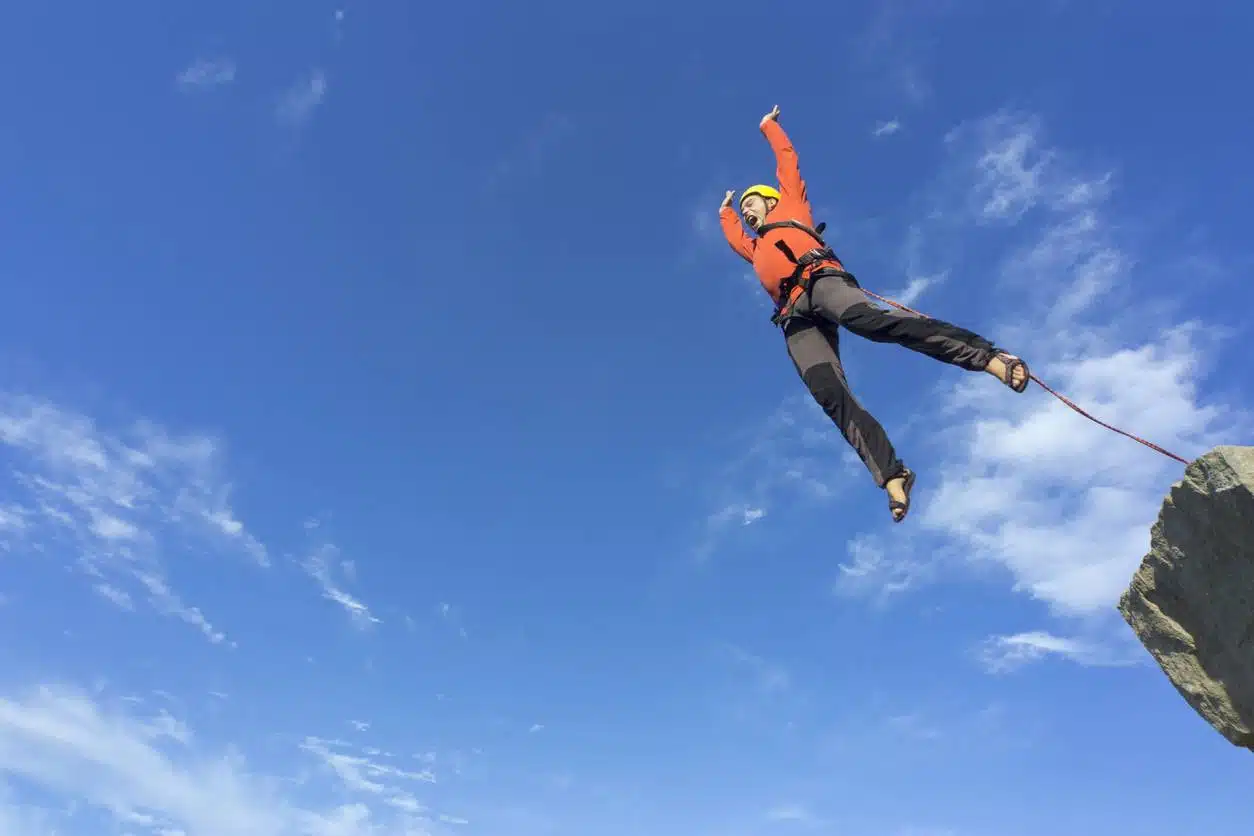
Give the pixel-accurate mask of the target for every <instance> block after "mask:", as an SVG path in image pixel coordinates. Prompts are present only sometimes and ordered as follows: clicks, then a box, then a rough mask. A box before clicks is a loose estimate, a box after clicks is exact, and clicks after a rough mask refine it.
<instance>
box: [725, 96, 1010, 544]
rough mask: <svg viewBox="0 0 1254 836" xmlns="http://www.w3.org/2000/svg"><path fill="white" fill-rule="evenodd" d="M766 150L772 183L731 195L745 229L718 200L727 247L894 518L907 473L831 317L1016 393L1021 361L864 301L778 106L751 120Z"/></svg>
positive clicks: (941, 325)
mask: <svg viewBox="0 0 1254 836" xmlns="http://www.w3.org/2000/svg"><path fill="white" fill-rule="evenodd" d="M759 127H760V128H761V130H762V133H763V134H765V136H766V139H767V142H769V143H770V145H771V149H772V150H773V151H774V152H775V163H776V171H775V176H776V178H777V179H778V180H779V189H778V190H777V189H774V188H772V187H770V186H751V187H750V188H748V189H746V190H745V192H744V194H743V195H741V198H740V214H741V215H742V216H743V217H744V222H745V224H746V225H747V226H748V227H749V228H750V229H751V230H753V232H754V236H753V237H750V236H749V235H747V234H746V233H745V231H744V229H742V228H741V225H740V218H739V217H737V214H736V210H735V209H733V208H732V198H733V196H734V195H735V192H730V191H729V192H728V193H727V194H726V196H725V197H724V198H723V202H722V204H721V205H720V206H719V220H720V222H721V223H722V226H723V233H724V234H725V235H726V236H727V241H728V243H729V244H731V248H732V249H733V250H735V251H736V252H737V253H739V254H740V255H741V256H742V257H743V258H744V259H745V260H746V261H749V262H750V263H752V264H753V269H754V270H755V271H756V272H757V274H758V279H759V281H761V283H762V287H763V288H764V289H765V290H766V292H767V293H768V294H769V295H770V297H771V299H773V300H774V301H775V305H776V313H775V316H774V317H773V318H772V321H773V322H775V323H777V324H779V325H780V326H781V328H782V330H783V332H784V340H785V344H786V345H787V348H788V355H789V356H790V357H791V358H792V361H793V364H794V365H795V366H796V368H797V373H798V374H799V375H801V379H802V381H803V382H804V383H805V385H806V388H808V389H809V390H810V393H811V394H812V395H813V396H814V399H815V400H816V401H818V403H819V405H820V406H821V407H822V408H823V411H824V412H826V413H827V415H828V417H830V418H831V419H832V421H833V422H834V423H835V424H836V426H837V427H839V428H840V431H841V433H842V434H843V435H844V436H845V439H846V440H847V441H848V442H849V444H850V446H852V447H853V449H854V450H855V451H857V453H858V456H859V458H861V459H862V462H863V463H864V464H865V465H866V467H867V469H868V470H869V471H871V477H872V478H873V479H874V480H875V484H876V485H877V486H879V487H880V488H883V489H884V490H885V491H886V492H887V494H888V500H889V502H888V507H889V511H890V512H891V513H892V516H893V520H894V521H895V522H901V521H902V520H903V519H905V517H906V513H907V512H908V511H909V510H910V491H911V489H912V488H913V487H914V479H915V474H914V472H913V471H911V470H910V469H909V468H907V467H906V466H905V465H904V464H902V463H901V461H900V460H899V459H898V458H897V453H896V451H895V450H894V449H893V445H892V443H891V442H890V441H889V440H888V436H887V434H886V433H885V432H884V428H883V427H882V426H880V423H879V421H877V420H875V418H874V417H873V416H872V415H871V413H869V412H867V411H866V409H865V408H864V407H863V406H862V404H860V403H858V400H857V398H855V397H854V395H853V392H852V391H850V389H849V383H848V382H847V381H846V380H845V372H844V369H843V368H842V366H841V362H840V349H839V342H838V336H839V334H838V328H837V326H844V327H845V328H846V329H847V330H849V331H851V332H853V333H854V334H857V335H858V336H860V337H865V338H866V339H868V340H874V341H875V342H890V343H897V344H898V345H902V346H905V347H906V348H909V349H911V350H912V351H917V352H919V353H920V354H926V355H927V356H928V357H934V358H935V359H937V360H940V361H941V362H943V363H948V364H950V365H952V366H958V367H959V368H962V369H967V370H968V371H984V372H988V373H989V374H991V375H993V376H994V377H996V378H997V379H998V380H1000V381H1001V382H1002V383H1004V384H1006V385H1007V386H1009V387H1010V388H1011V389H1013V390H1014V391H1016V392H1022V391H1024V390H1025V389H1027V385H1028V367H1027V365H1026V364H1024V362H1023V361H1022V360H1020V359H1019V358H1018V357H1015V356H1014V355H1013V354H1008V353H1006V352H1004V351H1002V350H1001V349H999V348H997V347H996V346H994V345H993V344H992V343H991V342H989V341H988V340H986V339H985V338H984V337H981V336H980V335H979V334H975V333H972V332H971V331H968V330H966V329H964V328H959V327H958V326H956V325H951V324H950V323H948V322H943V321H941V320H939V319H932V318H930V317H925V316H918V315H915V314H911V313H906V312H901V311H895V310H885V309H883V308H880V307H878V306H876V305H873V304H872V303H871V301H870V300H869V299H868V298H867V297H866V295H865V294H864V293H863V292H862V291H861V290H860V289H859V288H858V283H857V281H856V280H855V279H854V277H853V276H852V275H850V274H849V273H848V272H847V271H846V270H845V268H844V266H843V265H842V264H841V262H840V260H839V259H838V258H837V257H836V254H835V253H833V252H832V250H831V249H830V248H828V246H827V244H826V243H824V241H823V239H822V238H821V237H820V236H821V232H822V228H821V227H820V228H819V229H815V228H814V218H813V216H812V214H811V209H810V201H809V198H808V197H807V196H806V184H805V181H804V180H802V179H801V171H800V169H799V168H798V166H797V152H796V151H795V150H794V149H793V147H792V144H791V143H790V142H789V140H788V135H787V134H785V133H784V129H783V128H781V127H780V125H779V107H778V106H776V107H775V108H774V109H773V110H771V112H770V113H768V114H767V115H766V116H764V117H762V122H761V124H760V126H759Z"/></svg>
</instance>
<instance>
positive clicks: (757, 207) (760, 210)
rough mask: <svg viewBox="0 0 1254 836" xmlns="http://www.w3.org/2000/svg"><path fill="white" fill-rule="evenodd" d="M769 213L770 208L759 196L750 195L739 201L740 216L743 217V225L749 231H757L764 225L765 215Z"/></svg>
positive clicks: (764, 199)
mask: <svg viewBox="0 0 1254 836" xmlns="http://www.w3.org/2000/svg"><path fill="white" fill-rule="evenodd" d="M774 202H775V201H774V200H772V201H771V203H772V204H773V203H774ZM770 211H771V207H770V205H769V204H768V203H767V202H766V198H764V197H762V195H760V194H751V195H749V196H748V197H746V198H745V199H744V200H742V201H740V214H741V215H742V216H744V219H745V223H747V224H748V225H749V228H750V229H757V228H758V227H760V226H761V225H762V224H763V223H765V222H766V215H767V213H768V212H770Z"/></svg>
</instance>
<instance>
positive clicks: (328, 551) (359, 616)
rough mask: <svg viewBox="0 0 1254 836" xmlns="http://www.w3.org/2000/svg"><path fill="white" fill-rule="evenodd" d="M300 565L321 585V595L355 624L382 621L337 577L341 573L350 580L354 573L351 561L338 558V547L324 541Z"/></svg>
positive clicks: (361, 624)
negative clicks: (342, 610)
mask: <svg viewBox="0 0 1254 836" xmlns="http://www.w3.org/2000/svg"><path fill="white" fill-rule="evenodd" d="M302 565H303V566H304V568H305V571H306V572H308V573H309V575H310V577H312V578H313V579H314V580H316V581H317V582H318V585H319V586H320V587H322V597H323V598H326V599H327V600H328V601H333V602H335V603H336V604H339V605H340V606H341V607H343V609H344V611H345V612H347V613H348V614H349V615H350V616H351V617H352V619H353V621H354V622H355V623H356V624H358V625H359V626H363V627H364V626H368V625H370V624H380V623H382V622H381V621H380V620H379V619H378V618H376V617H375V616H374V615H373V614H372V613H371V612H370V608H369V607H367V606H366V605H365V604H363V603H362V602H361V601H360V600H358V599H357V598H355V597H353V596H352V595H350V594H349V593H348V592H347V591H346V590H345V589H344V586H343V584H342V583H341V582H340V581H339V580H338V579H337V576H338V575H341V574H343V575H344V576H345V579H346V580H351V578H352V575H353V573H354V569H353V564H352V562H351V561H345V560H340V559H339V549H338V548H336V547H335V546H333V545H331V544H330V543H324V544H322V545H321V546H319V547H318V548H316V549H314V550H313V552H312V553H310V555H309V556H308V557H306V558H305V560H304V562H303V563H302Z"/></svg>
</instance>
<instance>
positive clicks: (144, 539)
mask: <svg viewBox="0 0 1254 836" xmlns="http://www.w3.org/2000/svg"><path fill="white" fill-rule="evenodd" d="M0 444H2V445H4V446H5V447H7V448H9V450H10V451H11V452H12V453H13V454H14V458H15V464H14V466H13V467H12V468H11V470H10V471H9V475H10V476H11V477H12V479H11V483H10V484H9V485H8V490H9V491H10V493H11V496H10V498H9V503H8V504H7V505H6V506H4V509H5V510H4V514H3V516H2V517H0V519H3V520H4V521H5V524H3V525H0V542H7V543H10V544H11V543H13V542H22V543H24V544H25V545H26V546H27V547H28V548H29V549H30V550H31V551H38V552H42V553H43V554H45V555H49V554H51V555H54V556H59V555H73V557H72V558H70V559H71V560H72V565H73V566H74V567H75V568H76V569H77V570H78V571H80V572H82V573H83V574H85V575H86V576H88V577H89V578H91V579H92V580H93V582H94V583H93V585H94V587H95V589H96V591H97V592H98V593H99V594H100V595H101V596H102V597H103V598H104V599H105V600H108V601H111V602H112V603H114V604H116V605H118V606H121V607H124V608H131V607H133V606H134V600H135V596H136V595H137V594H138V595H141V596H142V597H144V598H146V599H147V601H148V602H149V604H150V605H151V606H152V607H153V608H154V609H156V610H157V611H159V612H162V613H165V614H168V615H172V616H174V617H176V618H179V619H182V620H184V621H186V622H187V623H189V624H192V625H194V626H196V627H197V628H198V629H200V630H201V631H202V632H204V633H205V635H206V636H207V637H209V638H210V639H211V640H212V641H215V642H216V641H222V640H223V639H224V638H225V637H224V635H223V634H222V633H221V632H220V631H219V630H217V629H216V628H214V627H213V626H212V625H211V624H210V623H209V621H208V619H206V617H205V616H204V614H203V613H201V612H200V610H198V609H197V608H195V607H192V606H189V605H187V604H185V603H184V602H183V601H182V599H181V597H180V596H179V595H178V594H177V593H176V592H175V591H174V590H173V588H172V587H171V585H170V582H169V579H168V577H167V572H168V567H167V565H166V563H165V560H166V557H167V556H168V554H169V553H173V552H175V551H177V550H178V549H180V548H181V547H184V546H188V545H191V546H194V547H196V548H199V549H204V548H211V549H214V550H220V551H225V552H228V553H230V552H233V553H235V554H237V555H239V556H242V557H245V558H247V559H248V560H249V561H250V562H251V563H253V564H255V565H257V566H262V567H264V566H268V565H269V558H268V555H267V553H266V549H265V547H264V546H263V545H262V544H261V542H260V541H258V540H257V538H255V537H254V536H253V535H252V534H251V533H249V532H248V531H247V530H246V529H245V527H244V525H243V524H242V523H241V522H239V520H238V519H237V518H236V516H235V513H234V511H233V510H232V508H231V506H230V503H229V495H230V485H229V484H228V483H226V482H225V481H223V480H222V479H221V477H220V476H219V474H218V471H219V459H220V454H219V451H218V449H217V445H216V444H215V443H214V442H213V441H212V440H211V439H209V438H206V437H203V436H187V437H183V438H175V437H172V436H171V435H169V434H168V433H167V432H166V431H165V430H163V429H162V428H160V427H157V426H156V425H154V424H152V423H150V422H140V423H139V424H137V425H136V426H135V427H133V428H132V430H131V431H130V432H129V433H128V434H127V435H126V437H125V438H124V437H123V436H119V435H115V434H111V433H108V432H105V431H103V430H101V429H99V428H98V427H97V426H96V425H95V424H94V423H93V422H92V421H91V420H90V419H89V418H87V417H86V416H83V415H80V414H76V413H74V412H71V411H68V410H64V409H61V408H59V407H57V406H55V405H53V404H51V403H49V402H47V401H45V400H42V399H39V398H34V397H29V396H26V395H14V394H8V393H0Z"/></svg>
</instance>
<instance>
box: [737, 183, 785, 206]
mask: <svg viewBox="0 0 1254 836" xmlns="http://www.w3.org/2000/svg"><path fill="white" fill-rule="evenodd" d="M754 194H756V195H759V196H761V197H773V198H775V199H776V200H779V190H778V189H773V188H771V187H770V186H767V185H763V184H761V183H759V184H758V185H756V186H750V187H749V188H747V189H745V191H744V194H742V195H741V196H740V202H741V203H744V202H745V198H746V197H748V196H749V195H754Z"/></svg>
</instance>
